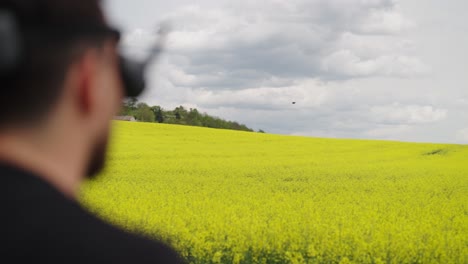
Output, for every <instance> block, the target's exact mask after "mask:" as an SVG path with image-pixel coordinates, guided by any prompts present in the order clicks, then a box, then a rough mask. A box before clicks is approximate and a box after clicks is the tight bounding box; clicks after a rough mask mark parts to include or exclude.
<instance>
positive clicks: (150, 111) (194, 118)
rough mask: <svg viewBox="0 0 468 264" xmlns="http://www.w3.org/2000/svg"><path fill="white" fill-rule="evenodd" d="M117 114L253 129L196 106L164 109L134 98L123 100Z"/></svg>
mask: <svg viewBox="0 0 468 264" xmlns="http://www.w3.org/2000/svg"><path fill="white" fill-rule="evenodd" d="M119 115H121V116H133V117H135V119H136V120H138V121H140V122H156V123H165V124H179V125H188V126H199V127H210V128H221V129H232V130H240V131H249V132H254V130H253V129H251V128H248V127H247V126H246V125H244V124H239V123H238V122H234V121H227V120H224V119H221V118H219V117H214V116H210V115H208V114H207V113H200V112H199V111H198V110H197V109H196V108H190V109H186V108H184V107H183V106H178V107H176V108H175V109H174V110H165V109H163V108H162V107H161V106H158V105H155V106H149V105H148V104H146V103H143V102H138V100H137V99H136V98H129V99H127V100H125V101H124V103H123V107H122V110H121V111H120V113H119ZM257 132H259V133H265V132H264V131H263V130H258V131H257Z"/></svg>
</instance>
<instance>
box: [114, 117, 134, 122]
mask: <svg viewBox="0 0 468 264" xmlns="http://www.w3.org/2000/svg"><path fill="white" fill-rule="evenodd" d="M114 120H120V121H130V122H135V121H136V119H135V117H133V116H116V117H114Z"/></svg>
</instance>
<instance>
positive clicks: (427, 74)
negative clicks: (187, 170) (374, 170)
mask: <svg viewBox="0 0 468 264" xmlns="http://www.w3.org/2000/svg"><path fill="white" fill-rule="evenodd" d="M104 6H105V10H106V12H107V16H108V18H109V20H110V21H111V23H112V24H113V25H115V26H118V27H119V28H121V29H122V31H123V32H124V33H125V34H124V36H125V37H124V40H123V46H124V47H125V49H126V50H127V51H128V52H129V53H131V54H132V55H133V56H136V57H138V56H141V54H144V52H145V50H147V49H148V47H149V46H150V45H151V44H152V43H154V42H155V41H156V39H157V34H156V32H157V30H158V27H159V25H160V24H161V23H166V22H167V23H170V25H171V33H170V34H169V35H168V37H167V42H166V51H165V53H164V55H163V56H162V57H161V58H160V59H159V60H158V61H157V62H156V63H154V64H153V66H152V67H151V69H149V71H148V80H149V89H148V91H147V92H146V93H145V95H144V96H143V97H142V98H141V100H142V101H145V102H147V103H148V104H150V105H161V106H162V107H163V108H165V109H172V108H174V107H176V106H179V105H183V106H186V107H187V108H190V107H196V108H198V109H199V110H201V111H202V112H207V113H208V114H210V115H215V116H219V117H221V118H224V119H229V120H233V121H239V122H241V123H244V124H246V125H247V126H248V127H251V128H254V129H256V130H258V129H263V130H265V131H267V132H269V133H276V134H287V135H306V136H317V137H337V138H366V139H391V140H402V141H417V142H450V143H468V67H467V66H468V18H467V16H466V14H465V13H466V10H468V1H464V0H448V1H440V0H404V1H403V0H402V1H397V0H269V1H259V0H235V1H234V0H199V1H196V0H191V1H188V0H171V1H157V0H132V1H128V0H107V1H106V2H105V5H104ZM292 102H296V103H295V104H292Z"/></svg>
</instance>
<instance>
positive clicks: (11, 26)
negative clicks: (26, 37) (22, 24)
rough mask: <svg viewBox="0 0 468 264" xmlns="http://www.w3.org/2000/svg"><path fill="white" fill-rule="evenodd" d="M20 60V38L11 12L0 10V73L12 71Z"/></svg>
mask: <svg viewBox="0 0 468 264" xmlns="http://www.w3.org/2000/svg"><path fill="white" fill-rule="evenodd" d="M20 60H21V38H20V32H19V28H18V25H17V22H16V19H15V16H14V15H13V14H12V12H10V11H7V10H0V73H8V72H10V71H13V70H14V69H15V68H16V67H17V66H18V64H19V63H20Z"/></svg>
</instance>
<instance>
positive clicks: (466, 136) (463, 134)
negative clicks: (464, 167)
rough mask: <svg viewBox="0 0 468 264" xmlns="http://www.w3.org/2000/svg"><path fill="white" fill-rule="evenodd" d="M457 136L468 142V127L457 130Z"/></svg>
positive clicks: (461, 140)
mask: <svg viewBox="0 0 468 264" xmlns="http://www.w3.org/2000/svg"><path fill="white" fill-rule="evenodd" d="M456 138H457V140H459V141H460V142H463V143H468V127H467V128H463V129H460V130H458V131H457V133H456Z"/></svg>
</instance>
